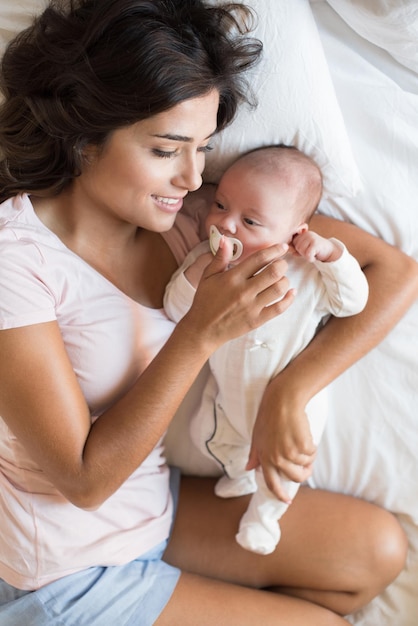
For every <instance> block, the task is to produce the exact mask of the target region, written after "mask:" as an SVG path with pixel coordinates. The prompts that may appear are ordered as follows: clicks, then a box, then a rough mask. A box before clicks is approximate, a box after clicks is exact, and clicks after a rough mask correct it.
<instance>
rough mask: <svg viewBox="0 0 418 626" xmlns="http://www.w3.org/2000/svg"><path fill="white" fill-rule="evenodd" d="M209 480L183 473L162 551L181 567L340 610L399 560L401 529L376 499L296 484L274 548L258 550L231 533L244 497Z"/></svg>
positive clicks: (384, 580)
mask: <svg viewBox="0 0 418 626" xmlns="http://www.w3.org/2000/svg"><path fill="white" fill-rule="evenodd" d="M213 487H214V481H213V480H212V479H206V478H191V477H184V478H183V479H182V485H181V491H180V498H179V507H178V512H177V516H176V520H175V524H174V528H173V534H172V538H171V540H170V543H169V546H168V548H167V551H166V554H165V557H164V558H165V560H167V561H168V562H169V563H171V564H173V565H176V566H177V567H179V568H180V569H181V570H183V571H187V572H190V573H194V574H199V575H201V576H208V577H211V578H215V579H219V580H223V581H227V582H230V583H235V584H239V585H245V586H248V587H254V588H269V587H270V588H271V587H273V588H284V589H286V592H289V593H291V594H293V595H300V597H305V598H307V599H309V600H313V601H317V602H319V603H321V604H324V605H325V606H328V607H329V608H333V609H334V610H339V612H341V613H344V612H348V610H347V611H345V609H351V608H353V609H354V608H357V606H361V605H362V604H364V603H365V602H367V601H368V600H369V599H370V598H372V597H373V596H374V595H376V594H378V593H379V592H380V590H381V589H382V588H384V587H385V586H386V585H387V584H388V583H389V582H390V581H391V580H392V579H393V578H394V577H395V576H396V575H397V573H398V572H399V570H400V569H401V568H402V565H403V560H404V558H405V550H406V548H405V545H406V543H405V539H404V535H403V533H402V531H401V529H400V527H399V525H398V523H397V522H396V520H395V519H394V518H393V516H391V515H390V514H389V513H387V512H386V511H383V510H382V509H380V508H379V507H376V506H374V505H372V504H368V503H366V502H364V501H362V500H359V499H356V498H352V497H349V496H344V495H341V494H335V493H328V492H324V491H321V490H311V489H309V488H307V487H301V488H300V490H299V492H298V495H297V496H296V498H295V500H294V502H293V504H292V505H291V506H290V507H289V509H288V511H287V512H286V514H285V515H284V516H283V517H282V519H281V520H280V525H281V529H282V535H281V540H280V543H279V545H278V547H277V549H276V551H275V552H274V553H273V554H271V555H266V556H261V555H257V554H254V553H251V552H249V551H247V550H244V549H243V548H241V547H240V546H239V545H238V544H237V543H236V541H235V533H236V532H237V528H238V523H239V519H240V517H241V515H242V514H243V512H244V511H245V509H246V507H247V503H248V497H241V498H231V499H227V500H224V499H221V498H218V497H217V496H215V495H214V492H213ZM298 590H300V592H299V591H298ZM356 595H357V599H356ZM344 598H347V602H346V603H344ZM341 599H343V601H341Z"/></svg>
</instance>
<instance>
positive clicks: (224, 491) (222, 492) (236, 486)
mask: <svg viewBox="0 0 418 626" xmlns="http://www.w3.org/2000/svg"><path fill="white" fill-rule="evenodd" d="M256 491H257V483H256V482H255V478H254V475H253V473H249V474H246V475H245V476H241V477H240V478H229V477H228V476H222V478H220V479H219V480H218V482H217V483H216V485H215V493H216V495H217V496H219V497H220V498H236V497H237V496H245V495H246V494H247V493H255V492H256Z"/></svg>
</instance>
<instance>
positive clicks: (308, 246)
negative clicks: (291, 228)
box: [292, 230, 342, 263]
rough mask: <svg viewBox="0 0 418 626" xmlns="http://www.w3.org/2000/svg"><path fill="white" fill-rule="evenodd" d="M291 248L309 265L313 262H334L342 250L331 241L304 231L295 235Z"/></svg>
mask: <svg viewBox="0 0 418 626" xmlns="http://www.w3.org/2000/svg"><path fill="white" fill-rule="evenodd" d="M292 246H293V248H294V249H295V251H296V252H297V254H299V255H300V256H302V257H304V258H305V259H306V260H307V261H309V263H312V262H313V261H323V262H324V261H325V262H330V261H336V260H337V259H339V258H340V256H341V254H342V249H341V248H340V247H339V246H338V244H337V243H336V242H334V241H332V240H331V239H326V238H325V237H321V236H320V235H318V234H317V233H315V232H313V231H312V230H306V231H304V232H302V233H300V234H298V235H295V236H294V237H293V240H292Z"/></svg>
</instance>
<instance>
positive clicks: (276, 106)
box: [0, 0, 418, 626]
mask: <svg viewBox="0 0 418 626" xmlns="http://www.w3.org/2000/svg"><path fill="white" fill-rule="evenodd" d="M211 1H212V2H217V0H211ZM247 2H248V3H249V4H250V5H251V6H253V8H254V9H255V11H256V13H257V15H258V22H257V26H256V30H255V35H256V36H258V37H260V38H261V39H262V40H263V42H264V45H265V52H264V57H263V60H262V62H261V64H260V65H259V66H258V67H257V68H256V69H255V70H253V71H252V74H251V75H250V76H249V80H250V85H251V87H252V89H253V92H254V95H255V96H256V98H257V100H258V107H257V108H256V109H251V108H249V107H244V108H243V109H242V110H241V112H240V114H239V116H238V118H237V120H236V122H234V124H233V126H231V127H230V128H228V129H227V130H226V131H224V133H223V134H222V135H221V136H220V137H219V138H218V139H217V143H216V147H215V150H214V151H213V152H212V153H211V154H210V158H209V159H208V163H207V167H206V169H205V173H204V178H205V181H206V182H216V180H217V179H218V178H219V175H220V173H221V172H222V171H223V169H224V168H225V167H226V165H227V164H228V162H230V161H232V160H233V159H234V158H235V157H236V156H237V155H238V154H240V153H241V152H244V151H245V150H248V149H250V148H251V147H255V146H256V145H261V144H269V143H274V142H280V141H281V142H284V143H293V144H295V145H297V146H298V147H299V148H301V149H302V150H304V151H305V152H307V153H308V154H310V155H311V156H312V157H313V158H315V160H316V161H317V162H318V165H320V167H321V169H322V172H323V176H324V196H323V199H322V201H321V206H320V210H321V211H322V212H324V213H326V214H329V215H333V216H336V217H338V218H340V219H345V220H348V221H351V222H354V223H356V224H358V225H359V226H361V227H362V228H364V229H366V230H367V231H369V232H371V233H373V234H376V235H378V236H380V237H382V238H383V239H385V240H386V241H388V242H389V243H391V244H393V245H396V246H398V247H399V248H401V249H402V250H403V251H404V252H406V253H407V254H409V255H411V256H412V257H414V258H415V259H416V260H418V4H417V2H416V0H311V2H308V0H247ZM43 5H44V0H1V4H0V46H4V45H5V44H6V42H7V40H8V39H9V38H10V37H11V35H12V34H13V33H14V32H16V31H18V30H20V29H21V28H23V27H24V26H25V25H26V24H27V23H28V22H29V19H30V17H31V15H32V14H34V13H36V12H37V11H38V10H39V8H41V7H42V6H43ZM204 377H205V371H203V372H202V374H201V376H200V377H199V379H198V381H197V382H196V384H195V386H194V388H193V389H192V390H191V393H190V394H189V395H188V397H187V398H186V399H185V401H184V403H183V404H182V406H181V407H180V410H179V412H178V414H177V416H176V418H175V420H174V422H173V424H172V426H171V428H170V430H169V432H168V434H167V438H166V444H167V456H168V459H169V461H170V462H171V463H173V464H176V465H178V466H180V467H181V468H182V470H183V471H184V472H185V473H197V474H206V473H209V474H214V473H216V468H214V467H213V466H212V465H210V464H209V462H208V461H207V460H206V459H203V458H202V457H200V456H199V454H198V453H197V451H196V450H195V449H194V448H193V446H192V444H191V442H190V440H189V438H188V419H189V415H190V413H191V412H192V411H193V409H194V407H195V405H196V402H197V398H198V395H199V390H200V388H201V385H202V383H203V381H204ZM329 394H330V415H329V419H328V423H327V427H326V431H325V434H324V437H323V440H322V442H321V445H320V449H319V453H318V458H317V460H316V463H315V468H314V474H313V477H312V481H311V483H312V485H313V486H318V487H325V488H327V489H332V490H336V491H342V492H345V493H351V494H355V495H357V496H360V497H362V498H365V499H367V500H370V501H373V502H376V503H378V504H380V505H382V506H384V507H386V508H387V509H389V510H390V511H392V512H393V513H395V514H396V515H397V516H398V518H399V520H400V522H401V523H402V525H403V527H404V529H405V531H406V533H407V535H408V539H409V546H410V549H409V556H408V562H407V566H406V568H405V570H404V571H403V572H402V573H401V575H400V576H399V577H398V579H397V580H396V581H395V582H394V583H393V584H392V585H391V586H390V587H389V588H388V589H387V590H386V591H385V592H384V593H382V594H381V596H379V597H378V598H376V599H375V600H374V601H373V602H372V603H371V604H370V605H368V606H367V607H366V608H364V609H363V610H362V611H360V612H359V613H357V614H356V615H353V616H351V617H350V621H351V623H352V624H355V625H356V626H416V625H417V623H418V594H417V593H416V592H417V589H418V302H416V303H415V305H414V306H413V307H411V309H410V310H409V311H408V313H407V314H406V315H405V316H404V318H403V319H402V320H401V321H400V322H399V323H398V325H397V326H396V328H394V329H393V330H392V332H391V333H390V334H389V335H388V336H387V338H386V339H385V340H384V341H383V342H382V343H381V344H380V345H379V346H378V347H377V348H375V349H374V350H373V351H372V352H370V353H369V354H368V355H367V356H366V357H364V358H363V359H362V360H361V361H360V362H358V363H357V364H356V365H354V366H353V367H352V368H350V370H348V371H347V372H346V373H345V374H343V375H342V376H340V377H339V378H338V380H336V381H335V382H334V383H333V384H332V385H331V386H330V389H329Z"/></svg>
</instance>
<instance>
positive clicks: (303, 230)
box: [293, 222, 309, 236]
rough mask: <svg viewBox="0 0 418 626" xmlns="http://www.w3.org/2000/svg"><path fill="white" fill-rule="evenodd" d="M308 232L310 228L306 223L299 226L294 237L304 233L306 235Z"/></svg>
mask: <svg viewBox="0 0 418 626" xmlns="http://www.w3.org/2000/svg"><path fill="white" fill-rule="evenodd" d="M308 230H309V226H308V225H307V223H306V222H303V224H299V226H298V227H297V229H296V230H295V233H294V235H293V236H295V235H301V234H302V233H306V231H308Z"/></svg>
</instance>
